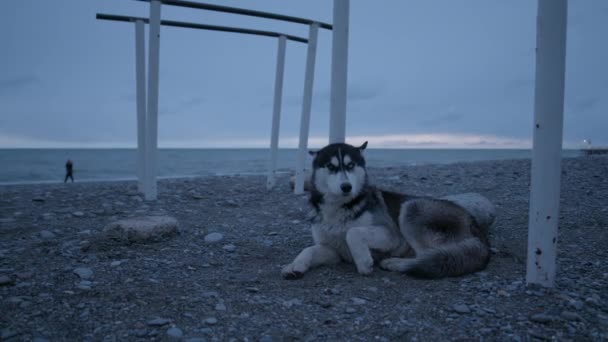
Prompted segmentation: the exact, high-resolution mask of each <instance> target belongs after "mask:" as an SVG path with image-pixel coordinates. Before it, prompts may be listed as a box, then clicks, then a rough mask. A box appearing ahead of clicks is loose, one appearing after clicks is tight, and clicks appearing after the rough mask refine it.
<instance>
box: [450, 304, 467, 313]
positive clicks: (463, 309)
mask: <svg viewBox="0 0 608 342" xmlns="http://www.w3.org/2000/svg"><path fill="white" fill-rule="evenodd" d="M452 309H453V310H454V311H456V312H458V313H460V314H465V313H469V312H471V309H469V307H468V306H467V305H466V304H456V305H454V306H452Z"/></svg>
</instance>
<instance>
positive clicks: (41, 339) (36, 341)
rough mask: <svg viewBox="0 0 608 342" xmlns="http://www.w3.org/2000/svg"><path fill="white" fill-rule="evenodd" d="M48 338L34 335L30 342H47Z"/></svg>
mask: <svg viewBox="0 0 608 342" xmlns="http://www.w3.org/2000/svg"><path fill="white" fill-rule="evenodd" d="M49 341H50V340H49V339H48V338H45V337H41V336H36V337H34V338H33V339H32V342H49Z"/></svg>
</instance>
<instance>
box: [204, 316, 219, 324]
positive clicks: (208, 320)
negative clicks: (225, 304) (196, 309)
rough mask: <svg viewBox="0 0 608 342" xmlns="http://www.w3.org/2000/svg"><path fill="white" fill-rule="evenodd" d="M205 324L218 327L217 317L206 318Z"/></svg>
mask: <svg viewBox="0 0 608 342" xmlns="http://www.w3.org/2000/svg"><path fill="white" fill-rule="evenodd" d="M204 322H205V324H207V325H216V324H217V318H215V317H209V318H206V319H205V321H204Z"/></svg>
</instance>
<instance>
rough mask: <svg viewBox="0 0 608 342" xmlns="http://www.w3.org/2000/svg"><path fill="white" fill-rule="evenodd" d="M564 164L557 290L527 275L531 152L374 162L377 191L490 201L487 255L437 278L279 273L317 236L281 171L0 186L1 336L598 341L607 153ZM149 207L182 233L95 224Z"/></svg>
mask: <svg viewBox="0 0 608 342" xmlns="http://www.w3.org/2000/svg"><path fill="white" fill-rule="evenodd" d="M563 166H564V168H563V176H562V199H561V204H560V205H561V214H560V236H559V241H558V274H557V279H556V286H555V288H553V289H543V288H540V287H536V286H526V285H525V260H526V259H525V258H526V244H527V236H526V231H527V224H528V218H527V215H528V198H529V192H528V191H529V169H530V163H529V161H528V160H509V161H495V162H494V161H491V162H476V163H458V164H450V165H426V166H414V167H404V168H387V169H374V168H373V166H372V167H371V168H370V174H371V179H372V181H373V182H374V183H375V184H377V185H378V186H380V187H383V188H386V189H391V190H396V191H402V192H408V193H412V194H418V195H433V196H444V195H449V194H456V193H462V192H478V193H481V194H483V195H484V196H486V197H488V198H489V199H490V200H491V201H492V202H493V203H494V204H495V205H496V206H497V220H496V223H495V225H494V226H493V228H492V232H491V243H492V246H493V255H492V259H491V261H490V264H489V265H488V267H487V269H486V270H485V271H483V272H479V273H476V274H473V275H468V276H464V277H460V278H450V279H442V280H418V279H413V278H409V277H407V276H404V275H401V274H395V273H390V272H386V271H382V270H380V269H378V268H376V269H375V270H374V273H373V274H372V275H371V276H368V277H364V276H361V275H359V274H357V272H356V270H355V267H354V266H353V265H348V264H342V265H338V266H335V267H324V268H319V269H316V270H313V271H311V272H310V273H307V274H306V276H305V277H304V278H303V279H300V280H294V281H288V280H284V279H282V278H281V276H280V269H281V267H282V266H283V265H285V264H287V263H289V262H290V261H291V260H292V259H293V257H294V256H295V255H296V254H297V253H298V252H299V251H300V250H301V249H302V248H304V247H306V246H307V245H309V244H310V243H311V241H312V240H311V237H310V232H309V224H308V221H307V218H308V215H309V212H310V207H309V206H308V203H307V199H306V196H295V195H293V194H292V193H291V192H290V189H289V185H288V179H287V177H282V178H280V179H279V180H278V186H277V187H276V189H274V190H272V191H267V190H266V189H265V178H264V177H260V176H232V177H208V178H194V179H171V180H163V181H161V182H160V184H159V190H160V197H159V200H158V201H156V202H150V203H148V202H145V201H143V200H142V197H141V196H140V195H139V194H138V193H137V191H136V185H135V183H134V182H99V183H78V182H77V183H74V184H45V185H11V186H1V187H0V331H1V334H2V335H1V338H0V340H2V341H4V340H16V341H18V340H32V339H34V338H38V341H43V340H45V339H46V340H52V341H55V340H104V341H122V340H136V339H140V338H145V339H153V340H166V339H184V340H190V341H201V340H208V341H230V340H234V341H258V340H260V341H283V340H321V341H327V340H332V341H335V340H350V341H352V340H361V341H370V340H380V341H390V340H457V339H465V340H470V339H474V340H476V339H484V340H515V341H517V340H519V341H527V340H533V339H547V340H549V339H558V340H602V339H604V340H605V339H608V267H607V266H606V261H607V257H608V251H607V249H606V246H607V245H608V232H607V231H608V230H607V229H608V158H606V157H605V156H589V157H581V158H573V159H565V160H564V162H563ZM144 215H168V216H172V217H174V218H176V219H177V220H178V221H179V234H178V235H176V236H170V237H167V238H166V239H164V240H162V241H160V242H154V243H133V244H125V243H118V242H115V241H111V240H108V239H105V238H104V235H103V228H104V227H105V226H106V225H108V224H109V223H111V222H114V221H116V220H119V219H124V218H129V217H137V216H144ZM211 233H216V234H212V235H209V234H211ZM205 237H207V238H208V239H207V240H206V239H205Z"/></svg>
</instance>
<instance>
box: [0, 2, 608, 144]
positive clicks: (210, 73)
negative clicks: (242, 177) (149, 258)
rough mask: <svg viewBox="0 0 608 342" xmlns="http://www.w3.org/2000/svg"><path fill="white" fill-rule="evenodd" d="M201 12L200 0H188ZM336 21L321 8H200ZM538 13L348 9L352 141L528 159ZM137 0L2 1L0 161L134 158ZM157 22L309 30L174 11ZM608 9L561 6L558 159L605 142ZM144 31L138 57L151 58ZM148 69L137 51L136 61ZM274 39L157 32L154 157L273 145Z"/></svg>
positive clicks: (295, 129) (523, 6)
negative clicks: (25, 151) (126, 150)
mask: <svg viewBox="0 0 608 342" xmlns="http://www.w3.org/2000/svg"><path fill="white" fill-rule="evenodd" d="M197 1H198V0H197ZM206 2H207V3H217V4H223V5H228V6H234V7H243V8H249V9H255V10H261V11H269V12H274V13H279V14H285V15H292V16H298V17H304V18H309V19H314V20H319V21H324V22H331V21H332V10H333V1H330V0H306V1H304V0H298V1H296V0H258V1H247V0H231V1H228V0H225V1H217V0H215V1H214V0H206ZM536 6H537V4H536V1H532V0H509V1H504V0H460V1H453V0H399V1H397V0H383V1H364V0H351V3H350V35H349V52H348V53H349V60H348V103H347V119H346V120H347V122H346V141H347V142H349V143H353V144H358V143H362V142H363V141H365V140H369V141H370V145H369V147H370V148H425V147H437V148H445V147H455V148H462V147H465V148H469V147H470V148H529V147H530V146H531V140H532V120H533V107H534V69H535V45H536V41H535V39H536V32H535V28H536V10H537V8H536ZM96 13H108V14H120V15H134V16H148V15H149V5H148V4H147V3H144V2H139V1H134V0H53V1H41V0H2V1H0V41H1V42H2V43H1V45H0V46H1V47H0V148H13V147H44V148H46V147H64V148H67V147H134V146H135V145H136V106H135V105H136V104H135V46H134V41H135V33H134V32H135V31H134V30H135V29H134V24H131V23H121V22H111V21H100V20H96V19H95V14H96ZM162 18H163V19H167V20H177V21H188V22H196V23H206V24H213V25H225V26H237V27H245V28H254V29H262V30H270V31H279V32H283V33H288V34H293V35H297V36H302V37H307V36H308V27H307V26H306V25H299V24H293V23H284V22H277V21H274V20H268V19H261V18H251V17H245V16H240V15H233V14H227V13H216V12H208V11H201V10H194V9H182V8H176V7H172V6H163V7H162ZM607 36H608V1H605V0H570V1H569V14H568V31H567V52H566V54H567V63H566V98H565V111H564V146H565V147H573V148H576V147H579V146H580V144H581V142H582V140H583V139H590V140H591V141H592V143H593V144H594V145H608V134H607V133H606V132H607V131H608V65H607V64H606V61H608V44H607V43H606V37H607ZM147 39H148V38H147V29H146V45H147V43H148V42H147ZM146 56H147V54H146ZM276 58H277V39H276V38H269V37H259V36H250V35H241V34H234V33H222V32H212V31H201V30H191V29H183V28H171V27H162V28H161V43H160V98H159V146H160V147H268V146H269V144H270V130H271V120H272V103H273V93H274V79H275V69H276ZM316 61H317V63H316V70H315V79H314V91H313V94H314V95H313V105H312V115H311V127H310V140H309V145H310V146H311V147H318V146H322V145H324V144H326V143H327V142H328V132H329V98H330V92H329V89H330V68H331V32H329V31H327V30H323V29H321V30H320V31H319V43H318V49H317V58H316ZM305 62H306V45H305V44H302V43H298V42H291V41H288V42H287V53H286V62H285V63H286V64H285V79H284V86H283V102H282V113H281V115H282V116H281V128H280V139H279V146H280V147H296V146H297V144H298V135H299V122H300V114H301V111H302V95H303V86H304V68H305Z"/></svg>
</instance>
